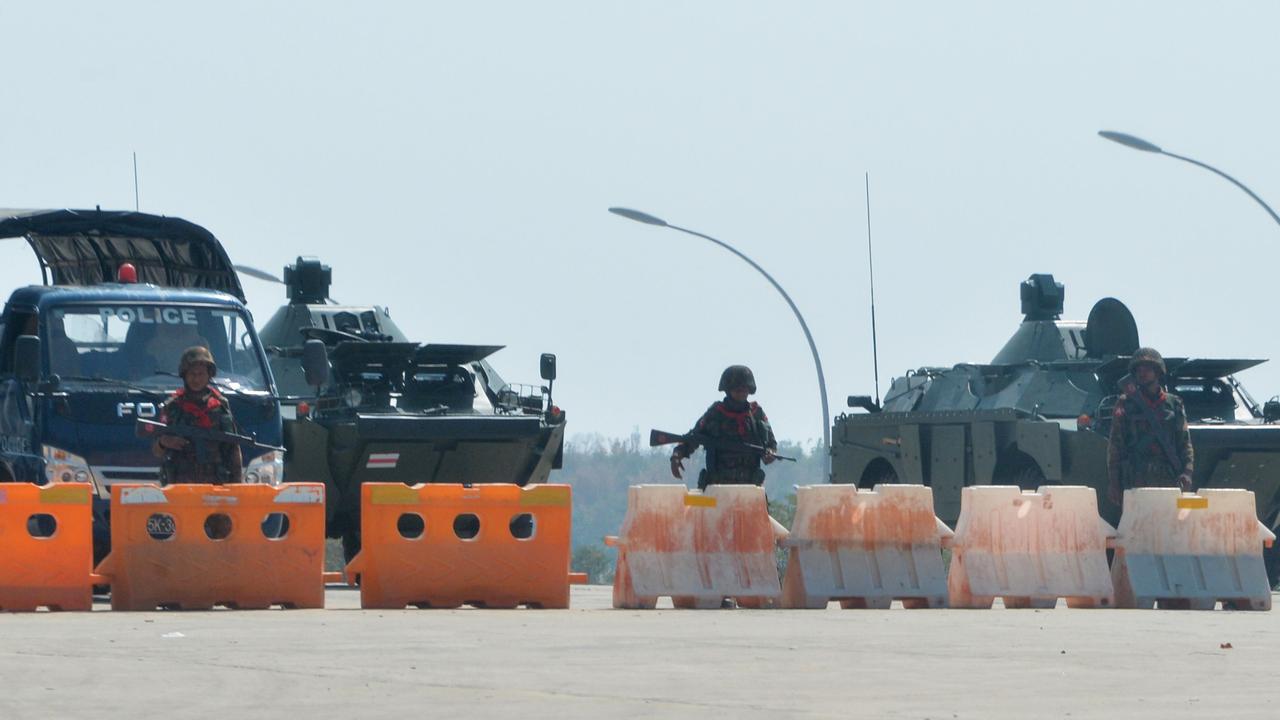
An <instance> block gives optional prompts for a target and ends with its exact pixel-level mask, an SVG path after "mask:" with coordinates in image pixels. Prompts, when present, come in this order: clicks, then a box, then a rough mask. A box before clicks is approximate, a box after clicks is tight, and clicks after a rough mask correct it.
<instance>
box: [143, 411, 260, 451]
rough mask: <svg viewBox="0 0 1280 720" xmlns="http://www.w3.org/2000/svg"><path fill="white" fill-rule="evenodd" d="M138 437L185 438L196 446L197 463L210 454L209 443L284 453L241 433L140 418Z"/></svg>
mask: <svg viewBox="0 0 1280 720" xmlns="http://www.w3.org/2000/svg"><path fill="white" fill-rule="evenodd" d="M137 431H138V437H149V436H151V435H161V436H164V435H171V436H174V437H180V438H185V439H186V440H189V441H192V442H194V443H195V444H196V457H197V462H205V461H206V459H207V458H205V454H206V453H207V452H208V448H207V445H206V444H207V443H210V442H216V443H244V444H245V445H248V446H250V447H255V448H258V449H259V450H274V451H276V452H284V448H282V447H276V446H275V445H267V444H266V443H260V442H258V439H257V438H255V437H253V436H252V435H241V434H239V433H233V432H225V431H222V430H215V429H213V428H201V427H195V426H194V425H165V424H164V423H162V422H156V421H155V420H144V419H142V418H138V428H137Z"/></svg>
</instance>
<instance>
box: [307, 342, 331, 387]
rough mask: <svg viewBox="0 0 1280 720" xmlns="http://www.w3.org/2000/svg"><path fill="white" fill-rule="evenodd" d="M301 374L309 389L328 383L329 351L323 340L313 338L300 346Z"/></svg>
mask: <svg viewBox="0 0 1280 720" xmlns="http://www.w3.org/2000/svg"><path fill="white" fill-rule="evenodd" d="M302 372H303V373H304V374H305V375H306V376H307V384H308V385H310V386H311V387H315V388H318V387H320V386H322V385H324V384H325V383H327V382H329V350H328V348H326V347H325V346H324V341H323V340H316V339H314V338H313V339H311V340H308V341H307V342H306V344H304V345H303V346H302Z"/></svg>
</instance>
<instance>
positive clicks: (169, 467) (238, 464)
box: [151, 345, 244, 485]
mask: <svg viewBox="0 0 1280 720" xmlns="http://www.w3.org/2000/svg"><path fill="white" fill-rule="evenodd" d="M217 374H218V366H217V365H216V364H214V362H213V355H211V354H209V350H208V349H207V348H204V347H200V346H198V345H197V346H195V347H189V348H187V349H186V351H185V352H183V353H182V360H181V361H180V362H179V363H178V375H180V376H181V377H182V383H183V387H182V388H181V389H179V390H178V391H177V392H175V393H174V394H173V397H171V398H169V400H168V402H166V403H165V404H164V407H163V408H162V409H161V411H160V417H159V420H160V422H163V423H165V424H166V425H194V426H196V427H199V428H206V429H209V428H212V429H215V430H221V431H223V432H235V421H234V420H233V419H232V418H231V406H230V405H229V404H228V403H227V399H226V398H225V397H223V396H222V393H220V392H218V390H217V388H215V387H213V386H212V385H210V384H209V381H210V380H211V379H212V378H213V377H214V376H215V375H217ZM201 443H203V444H204V445H205V447H203V448H202V447H200V446H199V445H200V444H201ZM151 449H152V452H153V453H155V455H156V456H157V457H163V458H164V463H163V465H161V479H162V480H163V482H164V484H166V485H169V484H173V483H211V484H214V485H223V484H226V483H238V482H240V473H241V470H242V468H243V463H244V460H243V458H242V457H241V455H240V445H239V444H238V443H234V442H216V441H209V440H188V439H186V438H182V437H178V436H176V435H164V434H162V435H160V437H158V438H157V439H156V441H155V443H154V444H153V445H152V448H151Z"/></svg>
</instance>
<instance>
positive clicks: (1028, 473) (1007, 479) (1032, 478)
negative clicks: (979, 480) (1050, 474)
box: [991, 451, 1045, 490]
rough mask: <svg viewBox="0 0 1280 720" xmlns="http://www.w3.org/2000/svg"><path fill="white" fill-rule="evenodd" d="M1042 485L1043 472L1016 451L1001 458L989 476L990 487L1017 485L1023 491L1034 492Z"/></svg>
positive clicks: (1024, 454)
mask: <svg viewBox="0 0 1280 720" xmlns="http://www.w3.org/2000/svg"><path fill="white" fill-rule="evenodd" d="M1044 483H1045V479H1044V472H1043V471H1042V470H1040V466H1039V465H1037V464H1036V461H1035V460H1033V459H1031V456H1030V455H1027V454H1026V453H1022V452H1018V451H1013V452H1011V453H1008V454H1007V455H1004V456H1001V458H1000V461H999V462H998V463H996V469H995V472H994V473H992V475H991V484H992V485H1017V486H1018V487H1020V488H1022V489H1023V490H1035V489H1036V488H1038V487H1040V486H1041V485H1044Z"/></svg>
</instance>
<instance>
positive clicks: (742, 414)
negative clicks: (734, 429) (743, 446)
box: [716, 402, 756, 437]
mask: <svg viewBox="0 0 1280 720" xmlns="http://www.w3.org/2000/svg"><path fill="white" fill-rule="evenodd" d="M716 410H719V411H720V414H721V415H724V416H725V417H727V418H729V419H731V420H733V421H734V422H736V423H737V424H738V435H739V436H741V437H746V436H747V427H748V426H747V421H748V420H750V419H751V416H752V415H753V414H755V411H756V404H755V403H751V404H750V405H748V406H747V409H746V410H738V411H734V410H730V409H729V408H727V407H725V406H724V403H722V402H718V403H716Z"/></svg>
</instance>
